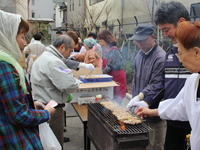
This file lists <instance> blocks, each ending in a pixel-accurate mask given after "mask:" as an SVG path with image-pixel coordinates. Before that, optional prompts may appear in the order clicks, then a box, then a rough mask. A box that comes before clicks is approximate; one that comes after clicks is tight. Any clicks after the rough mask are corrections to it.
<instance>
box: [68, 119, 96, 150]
mask: <svg viewBox="0 0 200 150" xmlns="http://www.w3.org/2000/svg"><path fill="white" fill-rule="evenodd" d="M66 120H67V127H66V129H67V132H64V136H65V137H69V138H70V141H69V142H65V143H64V150H83V149H84V138H83V124H82V122H81V120H80V119H79V117H78V116H77V117H67V118H66ZM91 150H96V148H95V147H94V146H93V145H92V144H91Z"/></svg>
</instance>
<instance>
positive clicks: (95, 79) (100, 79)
mask: <svg viewBox="0 0 200 150" xmlns="http://www.w3.org/2000/svg"><path fill="white" fill-rule="evenodd" d="M79 79H80V80H81V81H82V82H83V83H92V82H109V81H112V80H113V76H110V75H107V74H98V75H91V78H90V76H89V77H88V78H86V79H85V75H82V76H79Z"/></svg>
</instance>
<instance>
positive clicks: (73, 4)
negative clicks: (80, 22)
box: [72, 0, 74, 10]
mask: <svg viewBox="0 0 200 150" xmlns="http://www.w3.org/2000/svg"><path fill="white" fill-rule="evenodd" d="M72 10H74V0H73V4H72Z"/></svg>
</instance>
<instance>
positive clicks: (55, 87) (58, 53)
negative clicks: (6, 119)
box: [31, 35, 80, 147]
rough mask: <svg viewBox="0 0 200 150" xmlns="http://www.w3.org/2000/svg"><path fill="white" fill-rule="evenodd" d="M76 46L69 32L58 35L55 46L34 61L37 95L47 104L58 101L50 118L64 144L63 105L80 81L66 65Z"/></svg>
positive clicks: (33, 77) (34, 83)
mask: <svg viewBox="0 0 200 150" xmlns="http://www.w3.org/2000/svg"><path fill="white" fill-rule="evenodd" d="M73 49H74V41H73V39H72V38H71V37H69V36H67V35H61V36H59V37H57V39H56V40H55V42H54V43H53V46H52V45H51V46H50V48H49V49H47V51H45V52H44V53H42V55H41V56H40V57H39V58H38V59H37V60H36V61H35V62H34V64H33V67H32V73H31V82H32V89H33V96H34V99H36V100H37V101H39V102H42V103H44V104H47V103H48V102H49V101H50V100H51V99H53V100H55V101H56V102H57V103H58V106H56V107H55V109H56V113H55V115H54V116H53V117H52V118H51V120H50V121H49V123H50V127H51V129H52V131H53V132H54V134H55V136H56V137H57V139H58V141H59V142H60V144H61V146H62V147H63V130H64V113H63V108H62V107H64V106H65V103H66V102H67V100H68V97H69V93H73V92H75V91H76V90H77V89H78V87H79V84H80V81H79V80H78V79H76V78H75V77H74V76H73V74H72V71H71V70H70V69H69V68H68V67H67V65H66V61H67V60H66V58H68V57H69V55H70V52H71V51H72V50H73Z"/></svg>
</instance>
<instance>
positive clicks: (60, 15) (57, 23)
mask: <svg viewBox="0 0 200 150" xmlns="http://www.w3.org/2000/svg"><path fill="white" fill-rule="evenodd" d="M59 8H60V7H59V5H57V4H56V6H55V28H59V27H62V22H63V11H60V9H59Z"/></svg>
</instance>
